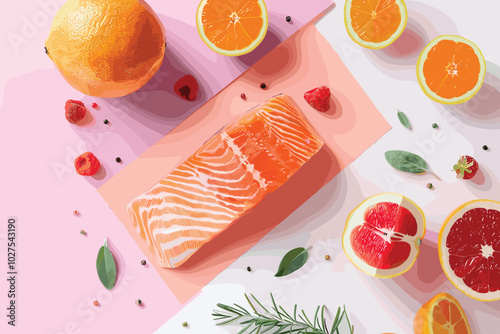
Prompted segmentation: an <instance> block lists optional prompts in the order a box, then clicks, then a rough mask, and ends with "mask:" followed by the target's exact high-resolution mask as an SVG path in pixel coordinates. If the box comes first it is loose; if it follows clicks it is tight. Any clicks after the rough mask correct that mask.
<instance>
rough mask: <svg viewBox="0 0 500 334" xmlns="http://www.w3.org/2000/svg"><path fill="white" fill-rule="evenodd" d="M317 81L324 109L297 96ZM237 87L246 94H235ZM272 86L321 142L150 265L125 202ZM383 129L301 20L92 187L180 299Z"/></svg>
mask: <svg viewBox="0 0 500 334" xmlns="http://www.w3.org/2000/svg"><path fill="white" fill-rule="evenodd" d="M261 82H265V83H266V85H267V88H266V89H261V88H259V85H260V83H261ZM321 85H326V86H328V87H329V88H330V90H331V92H332V98H331V101H330V102H331V109H330V111H328V112H326V113H321V112H318V111H316V110H314V109H313V108H311V107H310V106H309V105H308V104H307V102H306V101H305V100H304V98H303V95H304V92H306V91H308V90H310V89H312V88H315V87H317V86H321ZM243 92H244V93H245V94H246V97H247V98H246V100H243V99H241V98H240V94H241V93H243ZM280 93H286V94H288V95H290V96H291V97H292V98H293V99H294V101H295V102H296V103H297V105H298V106H299V108H300V109H301V111H302V112H303V113H304V115H305V117H306V118H307V120H308V121H309V122H310V124H311V125H312V126H313V127H314V128H315V129H316V131H317V132H318V133H319V135H320V136H321V137H322V139H323V140H324V142H325V145H324V147H323V148H322V149H321V150H320V151H319V152H318V153H317V154H316V155H315V156H314V157H313V158H312V159H311V160H310V161H309V162H308V163H306V164H305V165H304V166H303V167H302V168H301V169H300V170H299V171H298V172H297V173H296V174H295V175H294V176H293V177H292V178H291V179H290V180H289V181H288V182H287V183H285V184H284V185H283V186H282V187H281V188H279V189H278V190H277V191H275V192H274V193H271V194H270V195H268V196H266V198H264V200H263V201H262V202H261V203H259V204H258V205H257V207H256V208H255V209H254V210H252V211H251V212H250V213H248V214H246V215H244V216H243V217H241V218H240V219H239V220H238V221H236V222H235V223H234V224H233V225H231V226H230V227H229V228H228V229H227V230H226V231H224V232H223V233H221V235H220V236H218V237H217V238H215V239H214V240H212V241H211V242H210V243H209V244H207V245H206V246H204V249H203V251H202V252H198V253H199V254H198V253H197V254H196V255H195V256H193V257H192V259H191V260H190V261H189V262H187V263H186V264H185V265H183V266H181V267H179V268H175V269H166V268H162V267H160V266H158V265H157V263H156V261H155V259H154V255H153V254H151V252H150V251H149V249H148V247H147V245H146V243H145V242H144V241H143V240H142V239H141V238H140V236H139V234H138V233H137V232H136V231H135V229H134V227H133V224H132V218H131V217H130V215H129V212H128V211H127V205H128V203H129V202H130V201H131V200H132V199H134V198H135V197H137V196H138V195H140V194H142V193H144V192H145V191H147V190H148V189H150V188H151V187H152V186H154V185H155V184H156V183H158V182H159V181H160V180H161V179H162V178H163V177H165V176H166V175H167V174H168V173H170V172H171V171H172V170H174V169H175V168H176V167H177V166H178V165H179V164H181V163H182V162H183V161H184V160H185V159H187V158H188V157H189V156H190V155H191V154H193V153H194V152H195V151H196V150H197V149H198V148H199V147H200V146H201V145H202V144H203V143H204V142H205V141H206V140H207V139H208V138H210V137H211V136H212V135H213V134H214V133H216V132H217V131H218V130H219V129H220V128H222V127H223V126H224V125H226V124H228V123H229V122H231V121H232V120H234V119H235V118H236V117H237V116H238V115H240V114H242V113H244V112H246V111H247V110H249V109H251V107H253V106H255V105H258V104H260V103H261V102H264V101H266V100H268V99H269V98H270V97H272V96H274V95H277V94H280ZM389 129H390V125H389V124H388V123H387V122H386V121H385V119H384V118H383V116H382V115H381V114H380V113H379V112H378V111H377V109H376V108H375V106H374V105H373V103H372V102H371V101H370V99H369V98H368V96H367V95H366V94H365V93H364V92H363V90H362V88H361V87H360V86H359V84H358V83H357V82H356V80H355V79H354V77H353V76H352V75H351V73H350V72H349V70H348V69H347V68H346V67H345V65H344V64H343V63H342V61H341V59H340V57H339V56H338V55H337V54H336V53H335V51H334V50H333V49H332V47H331V46H330V44H329V43H328V42H327V41H326V40H325V38H324V37H323V36H322V35H321V34H320V33H319V32H318V30H317V29H316V28H315V26H314V25H309V26H307V27H304V28H303V29H301V30H300V31H299V32H297V33H296V34H295V35H293V36H292V37H290V38H289V39H288V40H286V41H285V42H283V43H282V44H280V45H279V46H278V47H276V48H275V49H274V50H273V51H271V52H270V53H269V54H268V55H266V56H265V57H264V58H262V59H261V60H260V61H258V62H257V63H256V64H255V65H254V66H252V68H251V69H250V70H248V71H247V72H246V73H245V74H243V75H242V76H241V77H240V78H238V79H237V80H236V81H234V82H233V83H232V84H231V85H229V86H228V87H227V88H225V89H224V90H223V91H222V92H220V93H219V94H218V95H217V96H215V97H214V98H213V99H211V100H210V101H209V102H207V103H206V104H205V105H204V106H203V107H201V108H200V109H199V110H197V111H196V112H195V113H194V114H193V115H191V116H190V117H189V118H187V119H186V120H185V121H184V122H183V123H181V124H180V125H179V126H177V127H176V128H175V129H174V130H172V131H171V132H170V133H169V134H167V135H166V136H165V137H163V138H162V139H161V140H160V141H159V142H157V143H156V144H155V145H153V146H152V147H151V148H150V149H148V150H147V151H146V152H145V153H143V154H142V155H141V156H139V157H138V158H137V159H136V160H135V161H133V162H132V163H130V164H129V165H128V166H127V167H125V168H124V169H123V170H122V171H121V172H119V173H118V174H117V175H115V176H114V177H113V178H112V179H110V180H109V181H108V182H106V183H105V184H104V185H103V186H101V187H100V188H99V189H98V191H99V193H100V194H101V196H102V197H103V198H104V199H105V200H106V201H107V203H108V204H109V206H110V208H111V209H112V210H113V211H114V213H115V214H116V215H117V216H118V218H119V219H120V220H121V221H122V222H123V224H124V225H125V227H126V228H127V230H128V231H129V233H130V234H131V235H132V237H133V238H134V239H135V241H136V242H137V243H138V244H139V246H140V247H141V249H142V251H143V252H144V254H145V255H146V256H147V257H148V260H149V262H150V263H151V264H152V265H153V266H154V267H155V269H156V271H157V272H158V273H159V274H160V276H161V277H162V279H163V280H164V281H165V283H166V284H167V286H168V288H169V289H170V290H171V291H172V292H173V293H174V294H175V296H176V297H177V298H178V300H179V301H180V302H181V303H185V302H186V301H188V300H189V299H190V298H191V297H193V296H194V295H195V294H196V293H198V292H199V291H200V290H201V289H202V288H203V287H204V286H205V285H206V284H208V283H209V282H210V281H211V280H212V279H213V278H214V277H215V276H217V275H218V274H219V273H220V272H222V271H223V270H224V269H225V268H226V267H227V266H228V265H229V264H231V263H232V262H233V261H234V260H236V259H237V258H238V257H239V256H241V255H242V254H244V253H245V252H246V251H247V250H248V249H250V248H251V247H252V246H253V245H254V244H255V243H257V242H258V241H259V240H260V239H261V238H262V237H263V236H264V235H266V234H267V233H268V232H269V231H271V230H272V229H273V228H274V227H276V226H277V225H278V224H279V223H280V222H281V221H283V220H284V219H285V218H286V217H287V216H288V215H290V214H291V213H292V212H293V211H294V210H295V209H297V208H298V207H299V206H300V205H301V204H303V203H304V202H305V201H306V200H307V199H308V198H309V197H310V196H312V195H313V194H314V193H315V192H317V191H318V190H319V189H321V187H322V186H324V185H325V184H326V183H328V182H329V181H331V179H332V178H333V177H334V176H335V175H336V174H338V173H339V172H340V171H341V170H342V169H343V168H345V167H346V166H347V165H349V164H350V163H351V162H352V161H353V160H354V159H356V158H357V157H358V156H359V155H360V154H361V153H362V152H363V151H365V150H366V149H367V148H368V147H370V146H371V145H372V144H374V143H375V142H376V141H377V140H378V139H379V138H380V137H381V136H382V135H383V134H384V133H386V132H387V131H388V130H389Z"/></svg>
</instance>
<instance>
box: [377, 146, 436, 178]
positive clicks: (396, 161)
mask: <svg viewBox="0 0 500 334" xmlns="http://www.w3.org/2000/svg"><path fill="white" fill-rule="evenodd" d="M385 159H386V160H387V162H388V163H389V164H390V165H391V166H392V167H394V168H396V169H397V170H401V171H403V172H409V173H415V174H420V173H424V172H428V171H429V169H428V167H427V163H426V162H425V160H424V159H422V158H421V157H419V156H418V155H416V154H413V153H410V152H406V151H397V150H394V151H387V152H385Z"/></svg>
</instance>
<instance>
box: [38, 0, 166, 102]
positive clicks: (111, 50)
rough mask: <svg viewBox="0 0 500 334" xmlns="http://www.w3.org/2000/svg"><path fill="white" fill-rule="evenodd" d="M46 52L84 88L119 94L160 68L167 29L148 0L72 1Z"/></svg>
mask: <svg viewBox="0 0 500 334" xmlns="http://www.w3.org/2000/svg"><path fill="white" fill-rule="evenodd" d="M45 47H46V52H47V54H48V56H49V57H50V59H52V61H54V63H55V65H56V66H57V68H58V69H59V71H60V72H61V74H62V75H63V77H64V78H65V79H66V80H67V81H68V82H69V83H70V84H71V86H73V87H74V88H76V89H78V90H79V91H80V92H82V93H84V94H87V95H92V96H99V97H118V96H124V95H127V94H130V93H132V92H134V91H136V90H138V89H139V88H141V87H142V86H143V85H144V84H145V83H146V82H148V80H149V79H151V78H152V77H153V75H154V74H155V73H156V71H158V69H159V68H160V66H161V64H162V61H163V56H164V54H165V29H164V28H163V25H162V23H161V22H160V19H159V18H158V16H157V15H156V14H155V12H154V11H153V9H152V8H151V7H150V6H149V5H148V4H147V3H146V2H144V1H143V0H68V1H67V2H66V3H65V4H64V5H63V6H62V7H61V8H60V9H59V11H58V12H57V14H56V15H55V17H54V20H53V21H52V26H51V28H50V34H49V37H48V38H47V41H46V42H45Z"/></svg>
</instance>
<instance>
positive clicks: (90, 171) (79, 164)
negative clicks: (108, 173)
mask: <svg viewBox="0 0 500 334" xmlns="http://www.w3.org/2000/svg"><path fill="white" fill-rule="evenodd" d="M99 168H101V163H100V162H99V160H98V159H97V158H96V156H95V155H94V154H92V153H91V152H85V153H83V154H81V155H80V156H78V158H76V159H75V169H76V172H77V173H78V174H80V175H84V176H92V175H94V174H96V173H97V172H98V171H99Z"/></svg>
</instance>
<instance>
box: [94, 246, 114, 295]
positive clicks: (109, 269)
mask: <svg viewBox="0 0 500 334" xmlns="http://www.w3.org/2000/svg"><path fill="white" fill-rule="evenodd" d="M96 267H97V274H98V275H99V279H100V280H101V283H102V284H103V285H104V287H105V288H106V289H108V290H111V289H112V288H113V287H114V286H115V281H116V264H115V260H114V259H113V254H111V251H110V250H109V248H108V242H107V240H105V241H104V246H102V247H101V248H100V249H99V253H97V261H96Z"/></svg>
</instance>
